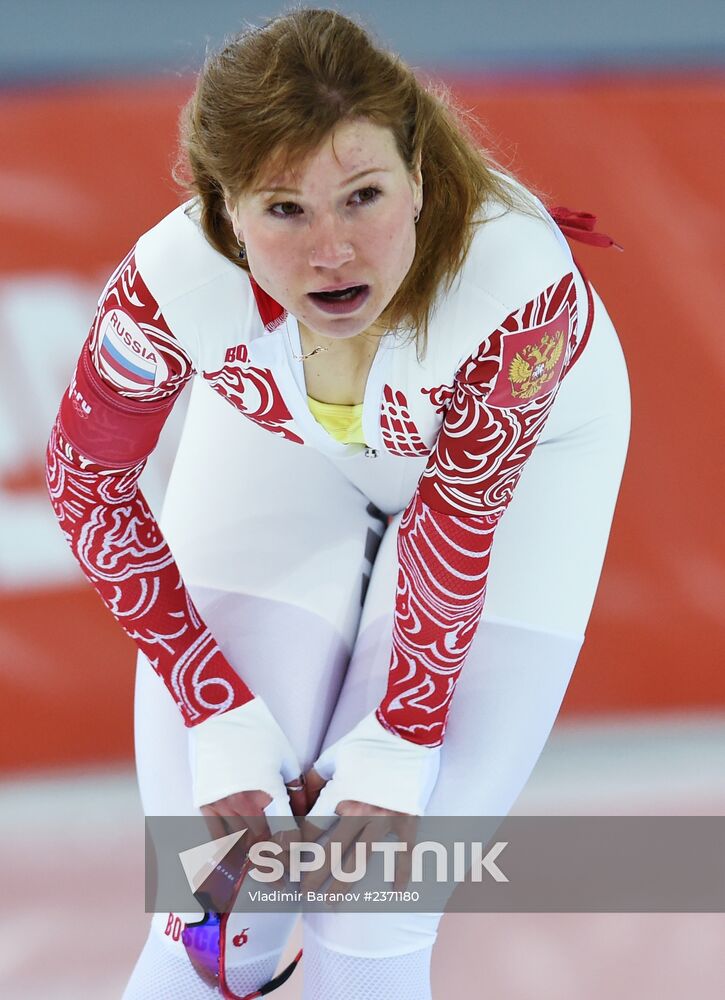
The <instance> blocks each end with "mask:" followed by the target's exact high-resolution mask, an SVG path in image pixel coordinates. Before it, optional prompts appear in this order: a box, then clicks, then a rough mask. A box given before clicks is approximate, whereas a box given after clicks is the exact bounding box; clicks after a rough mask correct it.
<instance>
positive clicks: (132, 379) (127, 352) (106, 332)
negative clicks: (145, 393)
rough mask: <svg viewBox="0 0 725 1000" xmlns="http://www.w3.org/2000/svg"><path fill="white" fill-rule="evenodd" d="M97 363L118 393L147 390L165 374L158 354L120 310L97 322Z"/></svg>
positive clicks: (127, 316)
mask: <svg viewBox="0 0 725 1000" xmlns="http://www.w3.org/2000/svg"><path fill="white" fill-rule="evenodd" d="M98 360H99V364H100V367H101V370H102V372H103V374H104V375H105V376H106V377H107V378H108V379H109V380H110V381H111V382H112V383H113V384H114V385H116V386H118V387H119V388H120V389H126V390H133V389H136V390H144V389H151V388H153V387H154V386H155V385H158V384H159V383H160V382H161V381H163V378H164V377H165V373H166V365H165V364H164V362H163V358H162V357H161V355H160V354H159V352H158V350H157V349H156V348H155V347H154V345H153V344H152V343H151V341H150V340H149V338H148V337H147V336H146V334H145V333H144V332H143V330H141V328H140V327H139V326H138V324H137V323H135V322H134V320H133V319H131V317H130V316H129V315H128V313H124V312H122V311H121V310H120V309H111V310H109V311H108V312H107V313H106V314H105V315H104V317H103V319H102V321H101V329H100V331H99V347H98Z"/></svg>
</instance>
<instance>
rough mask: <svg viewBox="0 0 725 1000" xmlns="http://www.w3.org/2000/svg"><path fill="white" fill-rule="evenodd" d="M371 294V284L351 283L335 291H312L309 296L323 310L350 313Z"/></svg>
mask: <svg viewBox="0 0 725 1000" xmlns="http://www.w3.org/2000/svg"><path fill="white" fill-rule="evenodd" d="M369 294H370V285H350V286H349V287H348V288H338V289H337V291H334V292H310V293H309V296H310V298H311V299H312V300H313V302H314V303H315V305H316V306H318V308H320V309H322V311H323V312H327V313H348V312H353V311H354V310H355V309H357V308H358V306H361V305H362V304H363V302H365V300H366V299H367V297H368V295H369Z"/></svg>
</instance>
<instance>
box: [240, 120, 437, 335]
mask: <svg viewBox="0 0 725 1000" xmlns="http://www.w3.org/2000/svg"><path fill="white" fill-rule="evenodd" d="M421 205H422V179H421V174H420V170H417V171H415V172H413V173H411V172H410V171H409V170H408V168H407V167H406V165H405V163H404V162H403V160H402V159H401V157H400V154H399V153H398V149H397V146H396V145H395V140H394V138H393V133H392V132H391V131H390V129H388V128H384V127H381V126H379V125H374V124H372V123H371V122H369V121H366V120H361V121H355V122H347V123H345V124H342V125H339V126H338V127H337V128H336V129H335V131H334V132H333V134H332V135H331V136H330V137H329V138H328V139H327V140H326V141H325V142H323V144H322V146H321V147H320V148H319V149H318V150H317V151H316V152H315V153H313V154H312V155H311V156H310V157H309V159H308V160H307V161H305V162H304V163H303V164H301V165H300V167H299V169H296V170H294V171H290V172H288V173H287V174H285V175H279V174H276V173H274V172H273V171H270V172H269V173H268V174H267V175H266V176H264V177H263V178H262V180H261V181H260V182H259V184H258V187H257V188H255V189H254V190H250V191H247V192H245V193H244V194H243V195H242V196H241V198H240V199H239V200H238V201H237V202H236V204H232V203H231V202H229V201H227V211H228V212H229V215H230V218H231V219H232V224H233V226H234V230H235V233H236V234H237V237H238V238H239V239H240V240H242V241H243V242H244V244H245V246H246V251H247V260H248V263H249V269H250V271H251V273H252V275H253V277H254V279H255V281H257V283H258V284H259V285H261V287H262V288H263V289H264V290H265V291H266V292H267V293H268V294H269V295H271V296H272V298H273V299H275V300H276V301H277V302H279V303H280V304H281V305H282V306H284V308H285V309H287V311H288V312H290V313H292V315H293V316H295V317H296V318H297V319H298V321H299V322H300V323H301V324H303V325H304V326H306V327H307V328H308V329H309V330H311V331H312V332H313V333H315V334H316V335H318V336H320V337H327V338H333V339H346V338H351V337H355V336H357V335H358V334H360V333H363V332H364V331H366V330H368V329H369V328H370V327H371V326H373V324H374V323H375V321H376V320H377V319H378V317H379V316H380V314H381V313H382V311H383V310H384V309H385V307H386V306H387V305H388V303H389V302H390V300H391V299H392V297H393V295H394V294H395V292H396V291H397V290H398V288H399V287H400V284H401V282H402V281H403V279H404V277H405V275H406V274H407V273H408V270H409V269H410V266H411V264H412V262H413V257H414V254H415V222H414V218H415V215H416V213H417V212H418V211H419V210H420V206H421ZM343 289H356V290H355V292H354V293H351V292H347V293H344V297H343V298H340V297H339V294H340V293H341V292H342V290H343ZM331 293H332V294H331ZM335 293H337V295H335Z"/></svg>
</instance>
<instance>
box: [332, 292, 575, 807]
mask: <svg viewBox="0 0 725 1000" xmlns="http://www.w3.org/2000/svg"><path fill="white" fill-rule="evenodd" d="M576 316H577V313H576V290H575V286H574V280H573V276H572V275H571V274H567V275H565V276H564V277H563V278H562V279H561V280H560V281H558V282H557V283H556V284H555V285H552V286H551V287H549V288H547V289H545V290H544V291H543V292H542V293H541V294H540V295H538V296H537V297H536V298H535V299H533V300H532V301H530V302H527V303H526V304H524V305H523V306H521V307H520V308H519V309H516V310H514V311H513V312H511V313H510V314H509V316H508V317H507V318H506V319H505V320H504V321H503V322H502V323H501V324H500V325H499V326H498V327H497V328H496V329H495V330H494V331H493V332H492V333H490V334H489V335H488V337H486V338H485V339H484V340H483V341H482V343H481V344H480V345H479V347H478V348H477V350H476V351H474V352H473V354H472V355H471V356H470V357H469V358H468V359H467V360H466V361H464V363H463V364H462V365H461V366H460V368H459V370H458V371H457V373H456V377H455V382H454V386H453V390H452V394H451V398H450V402H449V404H448V406H447V409H446V412H445V417H444V421H443V425H442V428H441V431H440V433H439V436H438V439H437V442H436V447H435V449H434V451H433V453H432V455H431V458H430V461H429V463H428V466H427V468H426V471H425V473H424V474H423V476H422V477H421V481H420V483H419V485H418V489H417V490H416V493H415V494H414V496H413V498H412V499H411V502H410V504H409V505H408V507H407V509H406V511H405V513H404V515H403V518H402V521H401V525H400V530H399V533H398V586H397V595H396V606H395V616H394V624H393V648H392V655H391V663H390V671H389V675H388V684H387V690H386V693H385V696H384V698H383V699H382V701H381V703H380V705H379V706H378V707H377V709H376V710H375V711H374V712H373V713H371V715H369V716H366V717H365V718H364V719H363V720H362V721H361V722H360V723H359V724H358V726H356V727H355V728H354V729H353V730H352V731H351V733H350V734H347V735H346V736H345V737H343V738H342V740H338V741H337V743H336V744H334V745H333V747H330V748H328V750H326V751H325V752H324V753H323V755H322V756H321V758H320V759H319V760H318V761H317V762H316V764H315V769H316V770H317V771H318V772H320V773H321V774H322V777H323V778H324V777H328V778H329V777H330V776H331V775H332V773H333V772H334V774H335V777H336V779H339V780H338V781H337V782H336V783H337V785H338V787H337V789H336V790H335V791H334V793H333V791H332V789H331V788H329V786H328V788H326V789H324V790H323V793H322V795H321V796H320V799H319V800H318V804H317V805H316V807H315V809H314V810H313V813H315V814H317V815H325V814H330V813H332V812H334V809H335V805H336V804H337V802H339V801H340V800H345V799H353V800H358V801H363V802H368V803H374V804H376V805H380V806H384V807H388V808H390V809H392V810H402V811H407V812H414V813H415V812H423V811H424V809H425V805H426V803H427V801H428V798H429V797H430V794H431V792H432V790H433V787H434V784H435V777H436V775H437V762H438V756H437V755H438V748H439V747H440V746H441V744H442V742H443V738H444V735H445V728H446V723H447V720H448V714H449V711H450V707H451V702H452V698H453V695H454V692H455V687H456V682H457V680H458V677H459V676H460V672H461V669H462V667H463V664H464V662H465V659H466V655H467V653H468V650H469V648H470V645H471V642H472V640H473V637H474V635H475V633H476V629H477V627H478V623H479V620H480V617H481V612H482V610H483V605H484V600H485V595H486V578H487V574H488V566H489V558H490V553H491V546H492V544H493V538H494V534H495V530H496V527H497V525H498V522H499V521H500V519H501V515H502V514H503V512H504V511H505V509H506V507H507V506H508V504H509V502H510V500H511V497H512V495H513V491H514V488H515V486H516V483H517V482H518V480H519V478H520V476H521V473H522V471H523V468H524V466H525V464H526V461H527V459H528V458H529V456H530V455H531V453H532V451H533V449H534V447H535V445H536V442H537V440H538V438H539V435H540V433H541V430H542V428H543V426H544V423H545V421H546V418H547V416H548V414H549V411H550V409H551V406H552V404H553V402H554V399H555V397H556V392H557V389H558V387H559V384H560V382H561V378H562V377H563V374H564V372H565V371H566V368H567V366H568V364H569V363H570V360H571V358H572V356H573V352H574V348H575V346H576V329H577V326H576ZM398 761H400V762H401V763H400V765H399V764H398ZM398 779H400V780H398ZM326 793H327V794H326ZM318 807H319V808H318Z"/></svg>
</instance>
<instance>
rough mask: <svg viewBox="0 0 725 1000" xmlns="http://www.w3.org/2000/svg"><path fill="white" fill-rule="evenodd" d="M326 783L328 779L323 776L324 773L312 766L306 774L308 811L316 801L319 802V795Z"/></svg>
mask: <svg viewBox="0 0 725 1000" xmlns="http://www.w3.org/2000/svg"><path fill="white" fill-rule="evenodd" d="M326 784H327V779H326V778H323V777H322V775H321V774H319V773H318V772H317V771H316V770H315V769H314V767H311V768H310V769H309V771H308V772H307V774H306V775H305V788H306V790H307V808H308V811H309V810H310V809H311V808H312V807H313V806H314V804H315V802H317V799H318V796H319V794H320V792H321V791H322V789H323V788H324V787H325V785H326Z"/></svg>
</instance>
